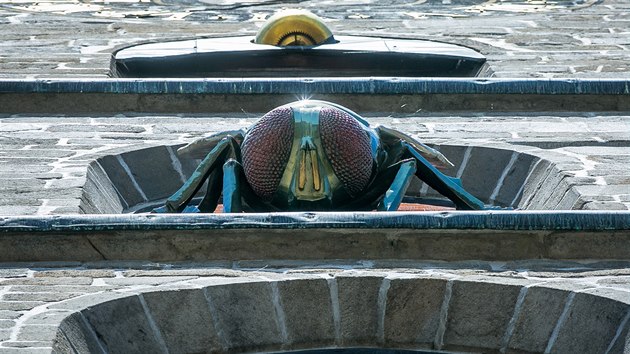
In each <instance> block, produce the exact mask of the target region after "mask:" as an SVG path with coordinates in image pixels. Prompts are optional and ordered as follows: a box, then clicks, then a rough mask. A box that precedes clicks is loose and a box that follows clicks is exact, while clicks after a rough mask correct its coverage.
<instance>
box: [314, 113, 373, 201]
mask: <svg viewBox="0 0 630 354" xmlns="http://www.w3.org/2000/svg"><path fill="white" fill-rule="evenodd" d="M319 131H320V136H321V139H322V146H323V148H324V151H325V152H326V156H327V157H328V160H329V161H330V164H331V165H332V168H333V170H334V171H335V175H336V176H337V178H339V180H340V181H341V183H343V185H344V187H345V188H346V190H347V191H348V193H350V195H353V196H354V195H356V194H357V193H359V192H361V191H362V190H363V189H364V188H365V187H367V184H368V183H369V181H370V176H371V174H372V164H373V163H374V162H373V158H372V150H371V148H370V137H369V136H368V135H367V133H366V132H365V131H364V130H363V128H362V127H361V124H360V123H359V122H358V121H357V120H356V119H354V118H353V117H352V116H350V115H349V114H348V113H346V112H344V111H342V110H339V109H336V108H332V107H324V108H322V110H321V111H320V113H319Z"/></svg>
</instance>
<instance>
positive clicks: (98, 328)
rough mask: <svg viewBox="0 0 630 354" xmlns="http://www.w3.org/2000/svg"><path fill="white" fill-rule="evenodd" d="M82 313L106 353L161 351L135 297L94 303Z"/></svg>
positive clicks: (156, 338) (160, 345)
mask: <svg viewBox="0 0 630 354" xmlns="http://www.w3.org/2000/svg"><path fill="white" fill-rule="evenodd" d="M83 315H84V316H85V318H86V319H87V321H88V322H89V323H90V325H91V326H92V328H93V329H94V332H95V333H96V336H97V337H98V338H100V339H101V341H102V344H103V346H104V347H105V348H104V349H105V350H106V351H107V352H110V353H161V352H164V350H165V348H164V347H163V346H162V344H161V343H160V339H159V337H157V333H155V332H154V331H153V328H152V326H151V323H150V322H149V321H150V320H149V319H148V318H147V315H146V313H145V311H144V308H143V306H142V304H141V302H140V298H139V297H138V296H130V297H125V298H121V299H117V300H113V301H109V302H105V303H102V304H98V305H96V306H93V307H91V308H88V309H86V310H83Z"/></svg>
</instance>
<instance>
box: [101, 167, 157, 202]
mask: <svg viewBox="0 0 630 354" xmlns="http://www.w3.org/2000/svg"><path fill="white" fill-rule="evenodd" d="M98 164H100V165H101V167H102V169H103V170H104V171H107V176H108V178H109V180H110V181H111V183H112V185H115V186H116V189H117V190H118V192H119V193H120V195H121V196H122V197H123V199H124V204H125V206H129V205H135V204H138V203H142V202H145V201H146V199H145V196H143V195H142V192H141V191H140V190H138V188H137V187H136V186H135V185H134V183H133V180H132V179H131V176H130V175H129V174H128V173H127V172H126V170H125V169H124V168H123V166H122V165H121V164H120V160H119V159H117V158H116V157H114V156H112V155H106V156H103V157H102V158H100V159H99V160H98Z"/></svg>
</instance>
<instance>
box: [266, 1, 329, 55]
mask: <svg viewBox="0 0 630 354" xmlns="http://www.w3.org/2000/svg"><path fill="white" fill-rule="evenodd" d="M333 42H334V38H333V34H332V32H331V31H330V29H329V28H328V26H326V24H325V23H324V21H323V20H322V19H321V18H319V17H318V16H316V15H315V14H313V13H312V12H310V11H306V10H297V9H292V10H284V11H279V12H278V13H276V14H275V15H273V16H271V17H270V18H269V20H267V22H266V23H265V24H264V26H263V27H262V28H261V29H260V30H259V31H258V34H256V39H255V40H254V43H257V44H269V45H275V46H279V47H288V46H315V45H320V44H324V43H333Z"/></svg>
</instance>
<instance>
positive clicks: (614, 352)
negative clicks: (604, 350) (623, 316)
mask: <svg viewBox="0 0 630 354" xmlns="http://www.w3.org/2000/svg"><path fill="white" fill-rule="evenodd" d="M618 333H619V336H618V337H617V338H616V339H615V342H614V343H611V344H612V345H611V346H610V350H609V351H608V353H610V354H629V353H630V321H626V323H625V325H624V326H623V328H620V329H619V332H618Z"/></svg>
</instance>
